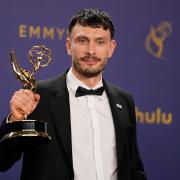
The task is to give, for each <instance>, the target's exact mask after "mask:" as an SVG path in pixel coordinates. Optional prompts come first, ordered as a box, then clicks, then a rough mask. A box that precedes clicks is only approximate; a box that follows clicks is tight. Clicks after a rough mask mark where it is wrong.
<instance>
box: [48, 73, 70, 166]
mask: <svg viewBox="0 0 180 180" xmlns="http://www.w3.org/2000/svg"><path fill="white" fill-rule="evenodd" d="M51 93H52V95H53V98H52V99H51V100H50V109H51V113H52V115H53V119H54V122H55V127H56V130H57V133H58V136H59V139H60V140H61V142H62V145H63V147H64V150H65V153H66V155H67V158H68V160H69V162H70V164H71V165H72V145H71V123H70V107H69V95H68V90H67V87H66V73H64V74H63V75H62V76H59V77H58V78H57V79H55V81H54V83H53V86H52V88H51Z"/></svg>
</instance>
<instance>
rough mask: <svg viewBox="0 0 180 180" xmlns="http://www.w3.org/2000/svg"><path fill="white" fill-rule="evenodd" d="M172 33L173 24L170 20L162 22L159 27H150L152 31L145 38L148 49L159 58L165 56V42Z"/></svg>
mask: <svg viewBox="0 0 180 180" xmlns="http://www.w3.org/2000/svg"><path fill="white" fill-rule="evenodd" d="M171 33H172V26H171V24H170V23H169V22H168V21H163V22H161V23H160V24H159V25H158V26H157V27H153V26H151V27H150V33H149V35H148V36H147V38H146V40H145V48H146V50H147V51H148V52H149V53H150V54H151V55H153V56H155V57H156V58H158V59H165V58H164V57H163V51H164V42H165V40H166V38H167V37H168V36H170V35H171Z"/></svg>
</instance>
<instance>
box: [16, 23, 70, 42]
mask: <svg viewBox="0 0 180 180" xmlns="http://www.w3.org/2000/svg"><path fill="white" fill-rule="evenodd" d="M66 33H67V29H65V28H58V27H47V26H43V27H42V26H34V25H26V24H20V25H19V27H18V35H19V38H29V39H32V38H34V39H50V40H54V39H58V40H62V38H63V37H64V36H65V35H66Z"/></svg>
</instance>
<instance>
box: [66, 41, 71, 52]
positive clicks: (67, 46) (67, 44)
mask: <svg viewBox="0 0 180 180" xmlns="http://www.w3.org/2000/svg"><path fill="white" fill-rule="evenodd" d="M66 50H67V53H68V55H71V42H70V37H67V38H66Z"/></svg>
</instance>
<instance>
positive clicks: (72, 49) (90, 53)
mask: <svg viewBox="0 0 180 180" xmlns="http://www.w3.org/2000/svg"><path fill="white" fill-rule="evenodd" d="M115 46H116V42H115V40H112V39H111V36H110V31H109V30H104V29H103V28H101V27H100V28H92V27H90V26H86V27H84V26H81V25H79V24H76V25H75V26H74V27H73V29H72V31H71V33H70V35H69V37H68V38H67V41H66V47H67V52H68V55H70V56H71V57H72V70H73V72H74V73H75V74H76V75H77V76H79V77H85V78H89V77H95V76H98V75H101V74H102V71H103V69H104V68H105V66H106V63H107V60H108V58H110V57H111V56H112V54H113V52H114V49H115Z"/></svg>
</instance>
